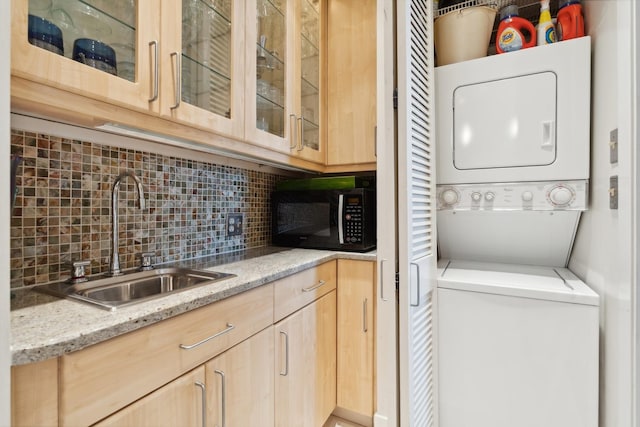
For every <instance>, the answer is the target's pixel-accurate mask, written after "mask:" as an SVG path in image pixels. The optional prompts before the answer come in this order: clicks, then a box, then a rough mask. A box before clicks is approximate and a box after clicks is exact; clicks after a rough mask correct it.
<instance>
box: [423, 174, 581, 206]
mask: <svg viewBox="0 0 640 427" xmlns="http://www.w3.org/2000/svg"><path fill="white" fill-rule="evenodd" d="M436 188H437V207H438V210H460V211H469V210H485V211H522V210H530V211H554V210H578V211H583V210H586V209H587V202H588V188H589V181H588V180H577V181H538V182H508V183H489V184H486V183H485V184H454V185H444V184H443V185H437V186H436Z"/></svg>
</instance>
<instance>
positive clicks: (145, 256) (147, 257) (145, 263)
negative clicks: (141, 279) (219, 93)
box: [138, 252, 156, 271]
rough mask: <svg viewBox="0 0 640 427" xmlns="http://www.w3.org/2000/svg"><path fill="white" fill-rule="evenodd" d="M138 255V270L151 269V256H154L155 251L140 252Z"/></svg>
mask: <svg viewBox="0 0 640 427" xmlns="http://www.w3.org/2000/svg"><path fill="white" fill-rule="evenodd" d="M139 255H140V268H138V270H140V271H147V270H153V268H154V267H153V263H152V262H151V258H152V257H155V256H156V254H155V252H142V253H141V254H139Z"/></svg>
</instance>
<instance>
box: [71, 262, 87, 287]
mask: <svg viewBox="0 0 640 427" xmlns="http://www.w3.org/2000/svg"><path fill="white" fill-rule="evenodd" d="M90 265H91V261H89V260H83V261H74V262H72V263H71V278H70V279H69V283H72V284H74V285H75V284H76V283H82V282H86V281H87V280H88V279H87V278H86V277H85V274H86V272H85V267H88V266H90Z"/></svg>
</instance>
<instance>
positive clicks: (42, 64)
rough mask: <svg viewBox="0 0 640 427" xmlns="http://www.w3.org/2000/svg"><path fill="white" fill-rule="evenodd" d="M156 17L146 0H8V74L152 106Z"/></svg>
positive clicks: (133, 104)
mask: <svg viewBox="0 0 640 427" xmlns="http://www.w3.org/2000/svg"><path fill="white" fill-rule="evenodd" d="M139 18H144V19H139ZM159 22H160V20H159V10H158V7H157V5H155V7H154V2H152V1H149V0H28V1H13V3H12V24H11V25H12V57H11V66H12V74H13V75H14V76H18V77H23V78H26V79H28V80H33V81H37V82H41V83H45V84H47V85H50V86H55V87H58V88H62V89H65V90H69V91H72V92H76V93H80V94H83V95H87V96H89V97H92V98H96V99H102V100H107V101H109V102H112V103H116V104H121V105H126V106H128V107H134V108H136V109H142V110H146V111H148V110H153V109H154V107H155V104H154V101H155V100H154V99H153V95H154V87H153V86H154V82H153V78H154V73H153V66H152V61H153V53H154V52H153V48H154V46H156V45H157V41H158V36H159V29H158V27H159Z"/></svg>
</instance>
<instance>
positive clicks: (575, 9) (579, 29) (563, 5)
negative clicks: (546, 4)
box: [558, 0, 584, 40]
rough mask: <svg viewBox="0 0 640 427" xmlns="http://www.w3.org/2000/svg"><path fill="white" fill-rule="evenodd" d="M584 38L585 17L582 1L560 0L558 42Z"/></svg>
mask: <svg viewBox="0 0 640 427" xmlns="http://www.w3.org/2000/svg"><path fill="white" fill-rule="evenodd" d="M583 36H584V16H583V15H582V4H580V0H560V9H559V10H558V40H569V39H575V38H577V37H583Z"/></svg>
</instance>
